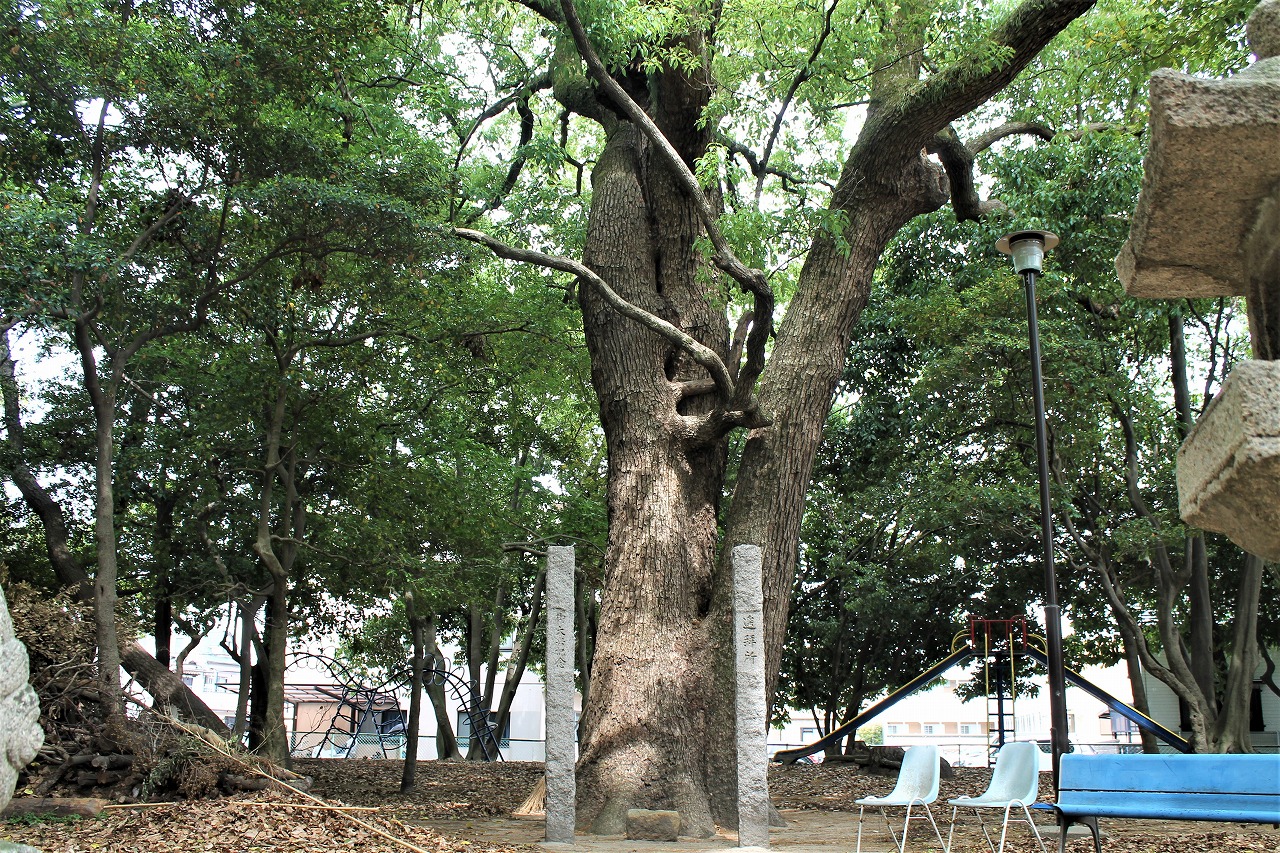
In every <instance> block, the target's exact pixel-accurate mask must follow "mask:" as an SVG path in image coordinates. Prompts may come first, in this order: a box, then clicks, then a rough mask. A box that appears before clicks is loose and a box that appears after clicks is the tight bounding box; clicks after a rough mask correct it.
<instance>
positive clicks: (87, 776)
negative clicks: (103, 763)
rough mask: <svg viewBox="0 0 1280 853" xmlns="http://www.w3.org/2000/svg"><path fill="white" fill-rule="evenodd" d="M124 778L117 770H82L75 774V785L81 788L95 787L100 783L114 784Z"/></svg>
mask: <svg viewBox="0 0 1280 853" xmlns="http://www.w3.org/2000/svg"><path fill="white" fill-rule="evenodd" d="M123 778H124V774H123V773H121V772H120V771H118V770H99V771H97V772H90V771H87V770H86V771H82V772H80V773H77V774H76V785H78V786H79V787H81V788H97V787H99V786H101V785H114V784H115V783H117V782H119V781H120V780H121V779H123Z"/></svg>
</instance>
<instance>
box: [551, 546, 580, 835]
mask: <svg viewBox="0 0 1280 853" xmlns="http://www.w3.org/2000/svg"><path fill="white" fill-rule="evenodd" d="M573 574H574V553H573V547H572V546H568V547H566V546H558V545H553V546H551V547H550V548H548V549H547V586H546V589H547V681H546V687H545V690H546V720H547V723H546V728H547V737H546V764H545V771H544V772H545V774H546V782H547V805H546V812H547V825H546V830H545V835H544V838H545V840H546V841H547V842H548V843H551V844H573V829H574V824H575V823H576V817H577V780H576V779H575V777H574V770H575V766H576V764H577V759H578V735H577V729H578V727H577V721H576V720H575V719H574V713H573V702H574V696H575V695H576V691H575V688H574V683H573V658H574V654H573V653H574V645H573V620H574V606H573V603H574V602H573V582H574V578H573Z"/></svg>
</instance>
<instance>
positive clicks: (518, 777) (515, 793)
mask: <svg viewBox="0 0 1280 853" xmlns="http://www.w3.org/2000/svg"><path fill="white" fill-rule="evenodd" d="M293 769H294V771H295V772H298V773H301V774H302V775H304V776H310V777H311V778H312V779H313V780H314V790H315V792H316V793H318V794H319V795H320V796H323V797H335V798H337V799H340V800H343V801H344V802H348V803H351V804H352V805H358V806H387V807H390V808H393V809H394V810H395V811H396V812H397V813H401V812H414V813H416V814H415V817H416V819H421V820H427V819H430V818H431V817H441V818H484V817H495V816H497V815H507V814H510V813H511V812H513V811H515V810H516V808H517V807H518V806H519V805H520V804H521V803H523V802H524V798H525V797H527V796H529V792H530V791H532V790H533V786H534V785H536V784H537V782H538V779H540V778H541V777H542V764H541V763H540V762H533V761H495V762H492V763H486V762H482V761H421V762H419V763H418V770H417V774H416V775H417V778H416V780H415V782H416V784H415V786H414V790H413V792H412V793H409V794H401V793H400V776H401V773H402V772H403V770H404V762H403V761H387V760H384V759H366V760H360V759H342V758H312V759H304V760H299V761H295V762H294V764H293Z"/></svg>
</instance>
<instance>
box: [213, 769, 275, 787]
mask: <svg viewBox="0 0 1280 853" xmlns="http://www.w3.org/2000/svg"><path fill="white" fill-rule="evenodd" d="M271 781H272V780H270V779H267V778H265V777H261V776H258V777H254V776H237V775H236V774H234V773H224V774H222V784H223V785H225V786H226V787H228V788H230V789H232V790H234V791H265V790H267V789H268V788H270V787H271Z"/></svg>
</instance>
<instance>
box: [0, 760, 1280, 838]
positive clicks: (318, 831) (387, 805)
mask: <svg viewBox="0 0 1280 853" xmlns="http://www.w3.org/2000/svg"><path fill="white" fill-rule="evenodd" d="M295 769H296V770H298V771H299V772H301V773H304V774H306V775H309V776H312V777H313V778H314V780H315V785H314V788H313V789H312V793H313V794H315V795H316V796H318V797H321V798H323V799H324V800H325V801H326V802H340V803H344V804H347V805H351V806H361V807H365V808H376V809H377V810H376V811H360V812H347V813H345V814H336V813H333V812H325V811H322V810H318V809H314V808H311V807H307V804H306V803H305V802H304V801H303V800H302V799H301V798H300V797H298V796H297V795H280V794H259V795H256V796H242V797H236V798H230V799H225V800H201V801H196V802H184V803H175V804H172V805H162V806H157V807H149V808H121V809H119V810H109V811H107V812H104V816H103V817H102V818H99V819H96V820H85V821H77V822H74V823H38V824H14V823H9V824H4V825H0V837H7V838H10V839H12V840H15V841H21V842H24V843H27V844H31V845H33V846H36V847H39V848H40V849H42V850H43V851H45V853H117V851H118V853H135V852H136V853H144V851H145V853H204V852H205V851H209V853H213V851H235V853H241V851H243V853H258V851H262V853H268V851H269V853H321V851H324V853H330V851H335V850H350V851H359V853H389V851H405V850H419V851H429V853H523V851H524V850H527V849H528V848H527V847H526V845H534V844H537V843H539V842H540V841H541V840H542V836H543V822H542V820H541V819H540V818H513V817H511V816H510V815H511V812H512V811H513V810H515V809H516V808H517V807H518V806H519V805H520V803H521V802H522V801H523V800H524V798H525V796H526V795H527V794H528V793H529V791H530V790H531V789H532V788H533V786H534V784H535V782H536V781H537V779H538V777H539V775H540V774H541V772H542V767H541V765H540V764H531V763H520V762H502V763H497V764H477V763H466V762H462V763H450V762H423V763H421V764H420V765H419V770H418V777H419V778H418V786H417V790H416V791H415V792H414V793H412V794H409V795H401V794H400V793H399V792H398V788H399V779H400V773H401V769H402V765H401V763H400V762H397V761H372V760H370V761H348V760H339V759H333V760H308V761H299V762H298V763H297V765H296V767H295ZM986 781H987V771H985V770H979V769H970V768H962V769H960V770H958V771H957V772H956V775H955V777H953V778H950V779H945V780H943V785H942V795H941V797H940V799H939V804H942V803H944V801H945V799H946V798H948V797H954V796H958V795H961V794H976V793H979V792H980V791H981V790H983V788H984V787H985V786H986ZM892 786H893V779H892V778H887V777H884V776H873V775H869V774H864V773H860V772H858V770H857V769H856V767H854V766H850V765H834V764H832V765H794V766H791V767H775V768H773V769H772V770H771V774H770V789H771V796H772V798H773V801H774V804H775V805H776V806H777V807H778V809H779V812H780V814H781V815H782V816H783V818H784V819H785V820H786V822H787V826H786V827H780V828H776V829H774V830H772V832H771V833H770V842H771V846H772V847H774V848H776V849H778V850H780V851H785V853H837V851H840V853H844V851H852V850H853V848H854V844H855V838H856V835H857V825H858V810H857V806H856V805H854V803H853V801H854V800H855V799H857V798H858V797H862V796H866V795H868V794H883V793H886V792H887V791H888V790H889V789H890V788H891V787H892ZM1042 793H1045V794H1047V793H1048V792H1047V791H1044V792H1042ZM935 816H936V817H938V819H939V828H940V831H941V833H942V837H943V839H944V840H945V839H946V838H947V834H948V830H947V820H946V819H947V818H948V817H949V816H950V809H949V808H947V807H946V806H945V805H941V807H940V808H938V807H935ZM353 818H354V819H358V820H360V821H362V822H363V823H364V824H365V826H364V827H362V826H360V825H359V824H357V823H355V821H354V820H353ZM900 820H901V818H899V824H898V825H900ZM1038 823H1039V825H1040V828H1041V831H1042V832H1044V833H1045V838H1046V842H1047V846H1048V848H1049V850H1050V851H1053V850H1054V849H1056V846H1057V844H1056V840H1057V830H1056V827H1054V826H1053V825H1052V822H1051V821H1049V820H1041V821H1038ZM366 827H367V828H366ZM863 829H864V836H863V845H862V849H863V850H866V851H869V853H883V851H888V850H892V849H893V846H892V842H891V841H890V839H889V836H888V833H887V831H886V828H885V824H884V821H883V820H882V819H881V818H880V816H879V815H878V814H867V815H866V820H865V824H864V827H863ZM1103 830H1104V833H1105V834H1106V837H1105V838H1104V842H1103V849H1104V851H1106V853H1186V851H1191V853H1209V851H1213V853H1256V851H1267V853H1280V830H1276V829H1273V828H1271V827H1269V826H1264V827H1257V826H1237V825H1232V824H1210V823H1181V822H1158V821H1104V822H1103ZM379 832H382V833H385V835H387V836H394V837H395V838H397V839H401V840H403V841H406V842H408V844H409V845H411V847H409V846H405V845H404V844H401V843H397V842H395V841H390V840H388V839H387V838H386V837H384V835H379V834H378V833H379ZM910 838H911V842H910V847H909V849H910V850H913V851H938V850H939V849H940V847H941V845H939V843H938V840H937V839H936V838H934V837H933V834H932V829H931V828H930V827H929V825H928V824H927V823H913V824H912V828H911V836H910ZM997 840H998V838H997ZM930 841H931V842H932V843H929V842H930ZM736 843H737V839H736V836H735V834H734V833H732V832H728V831H722V832H721V833H720V834H719V835H717V836H716V837H714V838H710V839H694V838H682V839H681V840H680V841H678V842H675V843H665V844H664V843H647V842H633V841H627V840H626V839H625V838H622V837H600V836H586V835H580V836H579V837H578V839H577V841H576V843H575V845H574V847H575V848H576V849H579V850H581V851H584V853H694V851H715V850H719V849H721V848H731V847H734V846H736ZM951 849H952V851H954V853H969V851H974V852H975V853H976V851H981V850H983V849H985V846H984V844H983V840H982V835H981V832H980V831H979V829H978V828H977V825H976V824H975V823H974V822H973V820H972V818H971V817H970V818H967V819H964V820H962V822H961V823H960V824H959V825H958V826H957V829H956V836H955V843H954V844H953V845H952V848H951ZM1038 849H1039V848H1038V847H1037V846H1036V844H1035V841H1034V839H1033V837H1032V835H1031V833H1030V831H1029V830H1028V828H1027V827H1026V825H1025V824H1018V825H1013V826H1011V827H1010V830H1009V843H1008V845H1007V847H1006V850H1008V851H1011V853H1029V851H1035V850H1038ZM1068 850H1069V851H1070V852H1071V853H1088V851H1091V850H1092V844H1091V843H1089V842H1088V841H1087V840H1084V839H1081V840H1077V841H1073V842H1072V843H1071V845H1069V847H1068Z"/></svg>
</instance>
